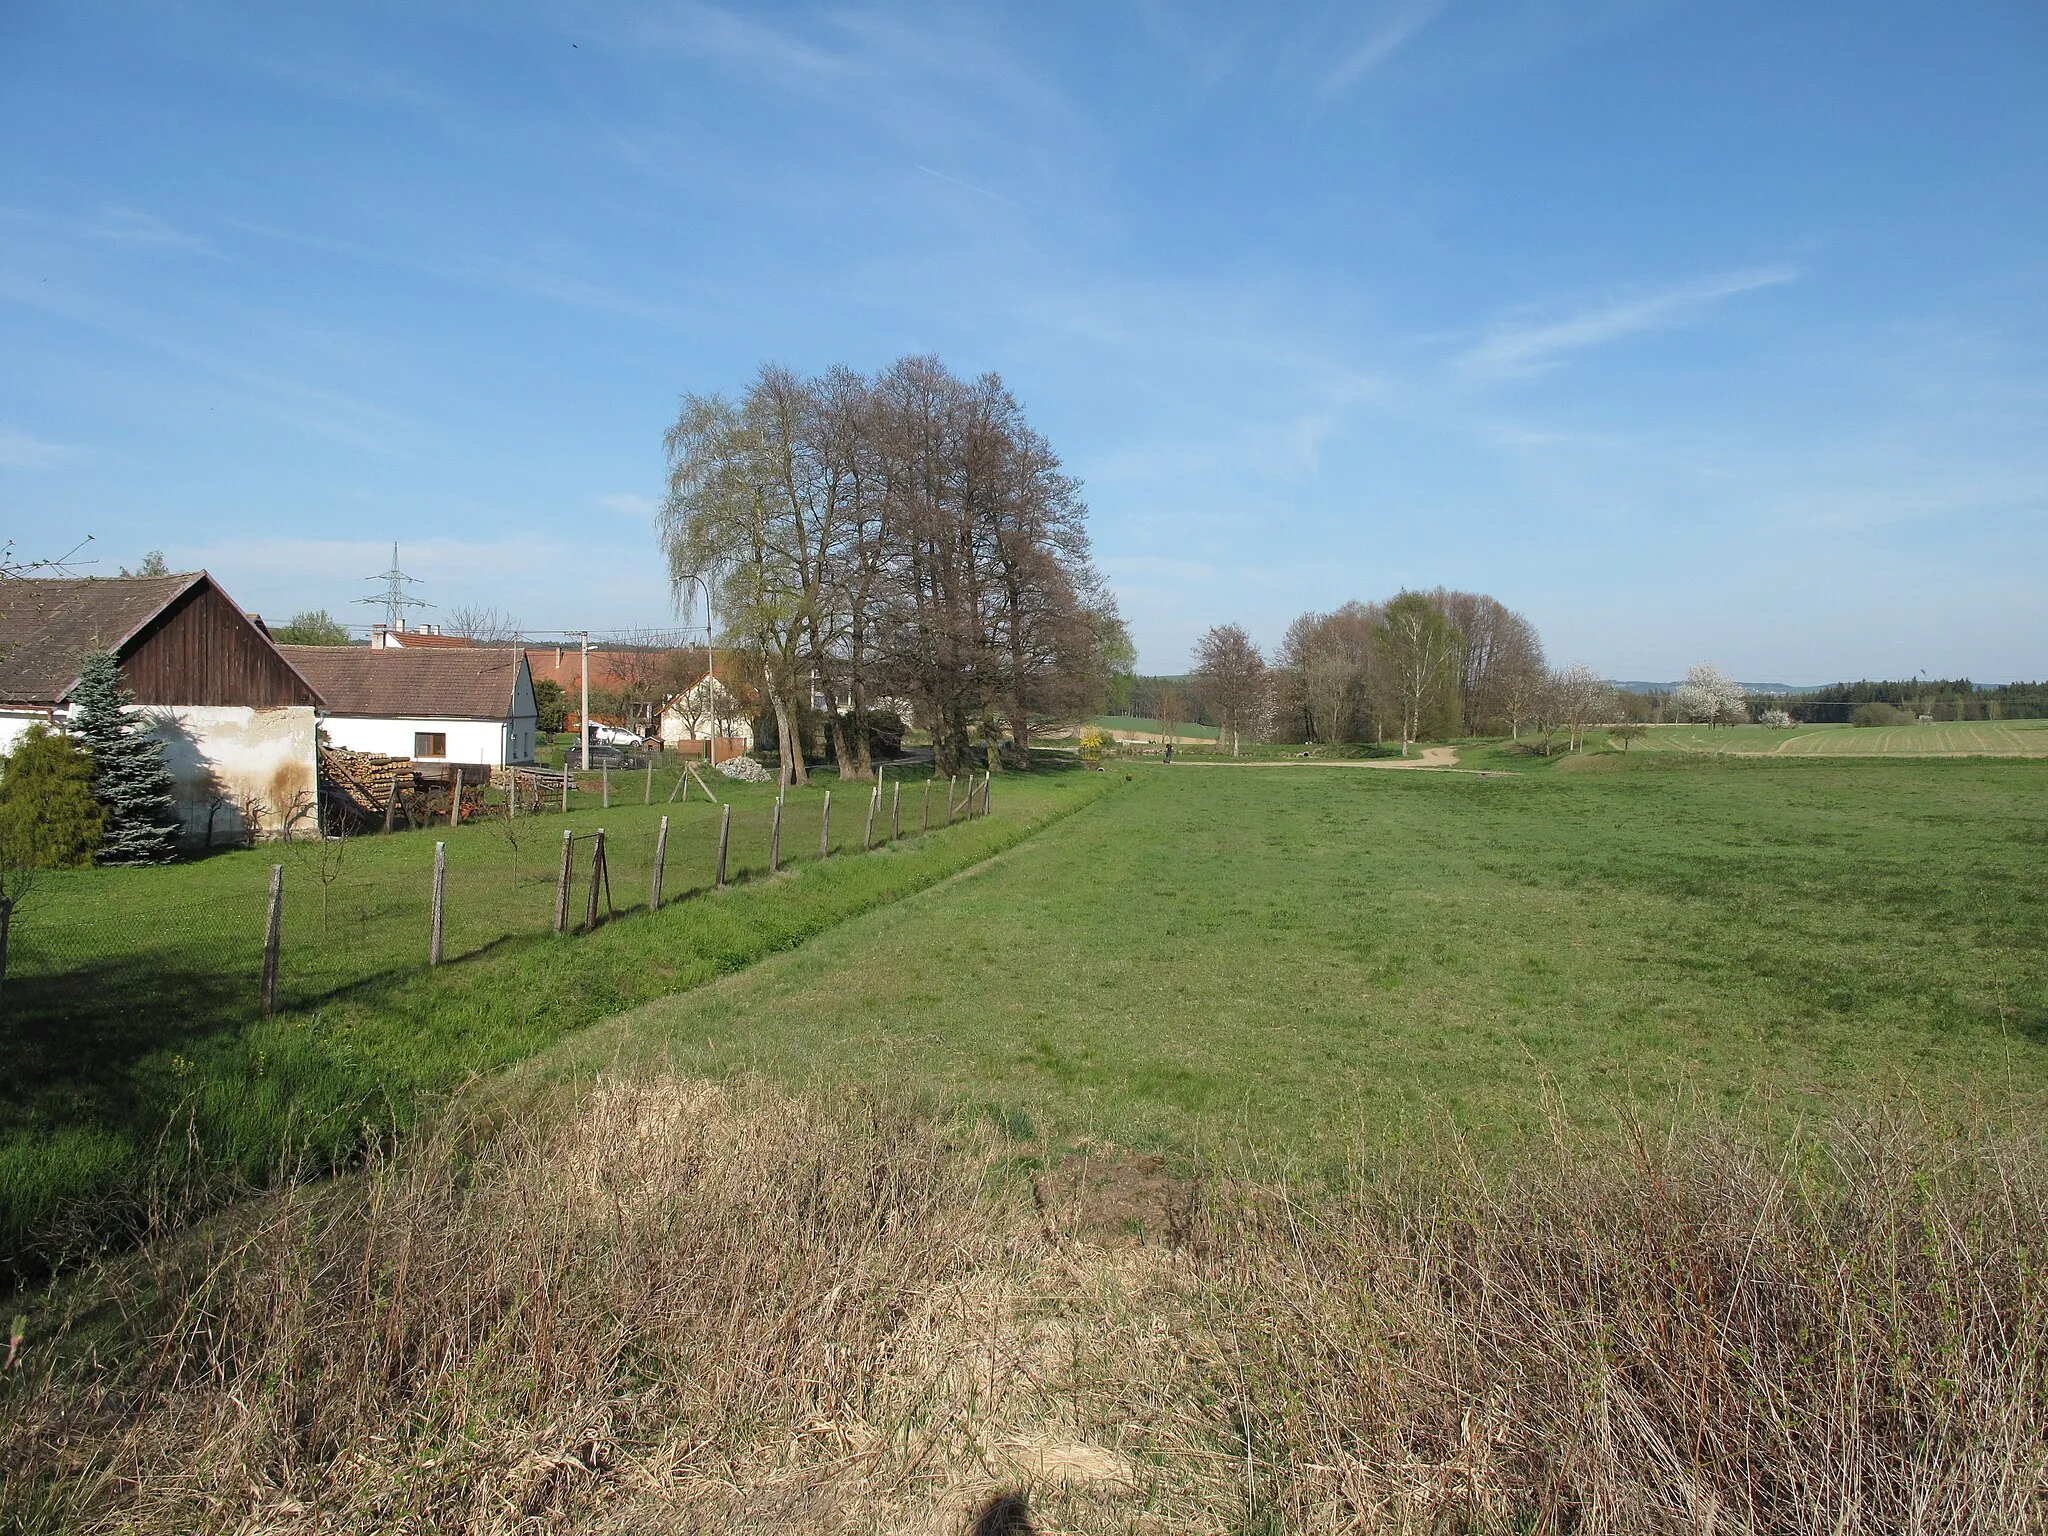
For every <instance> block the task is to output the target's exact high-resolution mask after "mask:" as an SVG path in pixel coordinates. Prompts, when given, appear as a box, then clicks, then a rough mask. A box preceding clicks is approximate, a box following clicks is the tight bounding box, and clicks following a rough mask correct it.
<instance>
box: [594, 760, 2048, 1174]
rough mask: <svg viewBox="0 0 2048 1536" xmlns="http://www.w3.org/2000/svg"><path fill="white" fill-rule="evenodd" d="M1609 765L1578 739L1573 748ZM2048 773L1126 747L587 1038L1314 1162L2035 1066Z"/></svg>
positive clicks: (1998, 1092)
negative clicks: (1114, 785)
mask: <svg viewBox="0 0 2048 1536" xmlns="http://www.w3.org/2000/svg"><path fill="white" fill-rule="evenodd" d="M1586 769H1597V770H1598V771H1585V770H1586ZM2044 790H2048V772H2044V770H2043V769H2042V768H2041V767H2039V766H2037V765H2035V764H2032V763H2019V762H2010V763H2001V762H1941V761H1932V762H1925V763H1912V762H1898V761H1891V760H1872V761H1864V762H1799V763H1779V762H1754V761H1748V760H1730V759H1725V758H1690V759H1688V758H1683V757H1678V756H1672V755H1661V756H1660V755H1656V754H1650V755H1645V756H1643V757H1638V758H1633V759H1627V760H1625V759H1623V758H1621V757H1619V756H1604V757H1598V758H1592V759H1583V758H1582V759H1579V760H1577V762H1576V763H1575V764H1574V771H1570V772H1558V771H1543V772H1537V773H1531V774H1525V775H1521V776H1519V777H1515V778H1497V779H1489V778H1478V777H1469V776H1463V775H1448V774H1444V775H1438V774H1430V773H1426V772H1425V773H1408V774H1397V773H1372V772H1359V771H1355V770H1352V771H1346V770H1339V769H1322V768H1315V767H1301V768H1292V769H1289V768H1270V769H1262V768H1253V769H1238V770H1232V771H1230V772H1227V773H1226V772H1223V771H1220V770H1213V769H1193V768H1190V769H1156V768H1154V769H1146V770H1141V771H1140V772H1139V773H1138V775H1137V782H1136V783H1135V784H1134V785H1133V786H1132V790H1131V791H1130V792H1128V793H1126V794H1122V795H1119V796H1117V797H1115V798H1114V799H1113V800H1111V801H1109V802H1106V803H1104V804H1102V805H1100V806H1098V807H1096V808H1094V809H1093V810H1091V811H1090V812H1089V813H1088V814H1086V815H1083V816H1080V817H1076V818H1074V819H1072V820H1069V821H1067V822H1064V823H1063V824H1061V825H1060V826H1059V827H1057V828H1055V829H1052V830H1050V831H1048V832H1047V833H1045V834H1043V835H1041V836H1040V837H1038V838H1036V839H1034V840H1033V841H1031V842H1030V843H1028V844H1026V845H1024V846H1022V847H1020V848H1018V849H1016V850H1014V851H1013V852H1011V853H1009V854H1007V855H1005V856H1004V858H1003V859H1001V860H1000V861H998V863H997V864H996V865H994V866H992V867H990V868H988V869H985V870H982V871H979V872H977V873H976V874H975V875H973V876H972V877H971V878H969V879H967V880H965V881H962V882H960V883H957V884H954V885H951V886H948V887H946V888H945V889H944V890H941V891H934V892H931V893H928V894H926V895H925V896H922V897H920V898H918V899H916V900H914V901H910V902H906V903H903V904H901V905H898V906H895V907H892V908H890V909H888V910H885V911H881V912H877V913H874V914H872V915H871V916H869V917H866V918H864V919H863V920H861V921H860V922H857V923H853V924H849V925H847V926H845V927H843V928H840V929H838V930H835V931H834V932H832V933H830V934H828V935H825V936H823V937H822V938H821V939H820V940H819V941H818V942H816V943H814V944H812V945H810V946H808V947H807V948H805V949H804V950H803V951H801V952H800V953H796V954H792V955H788V956H783V957H778V958H777V959H776V960H774V961H772V962H770V963H769V964H767V965H765V966H763V967H760V968H758V969H756V970H755V971H753V972H750V973H749V974H748V975H747V976H745V977H744V978H734V979H732V980H730V981H726V982H721V983H719V984H718V985H717V986H716V987H715V988H714V989H713V991H712V992H711V993H710V994H707V995H703V996H697V997H692V998H689V999H686V1000H685V999H679V1000H676V1001H672V1002H662V1003H657V1004H654V1005H652V1006H650V1007H648V1008H645V1009H643V1010H641V1011H639V1012H638V1013H636V1014H634V1015H632V1016H631V1017H630V1018H628V1019H626V1020H624V1021H621V1022H619V1023H617V1024H614V1025H611V1026H608V1027H607V1028H605V1029H603V1030H600V1031H596V1032H594V1033H593V1034H592V1035H590V1036H587V1037H584V1038H582V1039H580V1040H578V1041H576V1042H572V1043H571V1045H570V1046H568V1047H566V1048H565V1049H566V1050H567V1051H568V1052H570V1053H571V1054H572V1055H573V1056H574V1057H575V1058H576V1059H577V1060H580V1061H582V1062H585V1063H588V1062H595V1061H599V1060H606V1059H610V1058H611V1056H612V1054H613V1053H616V1052H626V1053H628V1054H629V1055H632V1056H637V1057H641V1058H644V1059H648V1060H653V1061H658V1062H662V1063H665V1064H673V1065H674V1066H675V1067H677V1068H679V1069H680V1070H683V1071H685V1072H708V1073H713V1074H717V1073H725V1072H732V1071H737V1070H743V1069H753V1068H758V1069H761V1070H763V1071H765V1072H767V1073H769V1074H771V1075H772V1076H774V1077H776V1078H778V1079H780V1080H782V1081H784V1082H788V1083H792V1084H818V1083H826V1084H833V1085H837V1084H842V1083H846V1082H888V1083H893V1084H913V1085H917V1086H919V1087H920V1088H921V1089H922V1090H923V1091H925V1092H926V1093H927V1095H928V1096H929V1098H930V1099H931V1101H932V1102H934V1103H937V1104H952V1105H979V1106H983V1107H984V1108H985V1110H986V1112H987V1113H988V1114H989V1115H990V1116H991V1117H992V1118H994V1119H995V1120H997V1121H998V1122H999V1123H1001V1124H1003V1125H1006V1126H1010V1127H1013V1128H1017V1129H1018V1130H1019V1131H1020V1133H1023V1134H1030V1133H1032V1132H1033V1131H1034V1130H1038V1131H1043V1132H1044V1133H1045V1134H1046V1135H1048V1136H1050V1137H1053V1138H1056V1139H1071V1138H1076V1137H1093V1138H1104V1139H1107V1140H1110V1141H1113V1142H1116V1143H1118V1144H1122V1145H1127V1146H1129V1145H1135V1146H1140V1147H1158V1148H1181V1149H1191V1148H1194V1147H1197V1146H1205V1145H1214V1144H1216V1143H1218V1142H1232V1143H1235V1144H1237V1145H1239V1146H1242V1147H1247V1148H1253V1149H1260V1150H1264V1151H1276V1150H1277V1151H1285V1152H1289V1153H1293V1154H1302V1155H1308V1156H1312V1157H1313V1156H1319V1155H1322V1154H1323V1153H1325V1152H1329V1151H1332V1150H1333V1149H1337V1148H1340V1147H1344V1146H1349V1145H1351V1144H1353V1143H1354V1142H1355V1141H1356V1140H1357V1139H1358V1138H1359V1137H1360V1136H1363V1137H1364V1138H1365V1139H1366V1140H1368V1141H1378V1142H1382V1143H1385V1142H1390V1141H1399V1140H1402V1139H1404V1138H1407V1137H1410V1136H1413V1135H1415V1134H1416V1133H1418V1132H1419V1131H1420V1130H1421V1129H1422V1128H1423V1127H1424V1126H1425V1124H1426V1123H1427V1122H1428V1120H1429V1119H1430V1118H1431V1117H1432V1116H1434V1115H1438V1114H1442V1115H1445V1116H1448V1117H1452V1118H1454V1119H1455V1120H1456V1121H1457V1122H1459V1123H1460V1124H1462V1125H1464V1126H1466V1127H1469V1128H1472V1129H1474V1130H1476V1131H1477V1132H1478V1133H1479V1134H1481V1135H1482V1136H1491V1137H1503V1136H1513V1135H1518V1134H1521V1133H1523V1132H1525V1131H1527V1130H1528V1129H1529V1128H1531V1127H1532V1126H1534V1125H1536V1124H1537V1123H1539V1122H1540V1120H1541V1118H1542V1116H1543V1113H1544V1105H1543V1102H1542V1100H1543V1096H1544V1093H1545V1092H1546V1089H1547V1090H1548V1091H1551V1092H1554V1094H1555V1095H1556V1097H1557V1100H1558V1102H1560V1103H1561V1104H1562V1105H1563V1106H1564V1108H1565V1109H1566V1110H1568V1111H1569V1112H1570V1113H1571V1114H1572V1115H1574V1116H1578V1117H1585V1118H1589V1119H1592V1120H1596V1121H1597V1120H1611V1118H1612V1116H1613V1114H1614V1113H1615V1109H1616V1106H1617V1105H1618V1104H1619V1103H1620V1102H1621V1101H1624V1100H1627V1099H1631V1098H1636V1097H1640V1098H1642V1099H1644V1100H1646V1101H1649V1102H1652V1103H1657V1102H1663V1103H1669V1102H1671V1101H1672V1100H1673V1098H1674V1096H1678V1095H1681V1094H1682V1095H1685V1096H1689V1097H1690V1098H1691V1099H1692V1100H1693V1101H1694V1102H1696V1103H1699V1104H1701V1105H1704V1106H1708V1107H1712V1108H1716V1109H1734V1110H1736V1111H1738V1112H1740V1113H1743V1114H1750V1113H1755V1114H1759V1115H1762V1116H1765V1117H1766V1118H1769V1119H1772V1120H1774V1121H1777V1122H1781V1123H1782V1122H1789V1121H1790V1120H1792V1119H1796V1118H1798V1117H1799V1116H1801V1115H1805V1114H1810V1113H1822V1114H1828V1113H1835V1112H1840V1111H1843V1110H1845V1109H1853V1108H1856V1107H1859V1106H1862V1105H1865V1104H1867V1103H1870V1102H1872V1101H1875V1100H1883V1099H1887V1098H1892V1097H1896V1096H1898V1095H1918V1096H1921V1097H1923V1098H1924V1099H1926V1100H1927V1101H1929V1102H1930V1103H1935V1104H1938V1105H1944V1106H1951V1107H1955V1108H1959V1109H1968V1110H1970V1111H1971V1112H1973V1113H1974V1112H1993V1111H1995V1112H1996V1113H1998V1114H2005V1113H2007V1112H2012V1113H2018V1114H2026V1115H2031V1114H2033V1113H2034V1112H2035V1111H2036V1110H2038V1109H2039V1108H2040V1107H2041V1106H2042V1104H2043V1103H2044V1098H2043V1095H2044V1092H2048V923H2044V918H2048V892H2044V882H2043V880H2042V875H2043V873H2044V871H2048V796H2044Z"/></svg>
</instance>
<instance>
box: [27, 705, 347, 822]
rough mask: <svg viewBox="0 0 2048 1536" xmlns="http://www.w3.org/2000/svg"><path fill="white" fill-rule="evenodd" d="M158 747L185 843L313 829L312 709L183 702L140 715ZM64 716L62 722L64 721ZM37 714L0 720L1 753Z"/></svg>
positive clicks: (315, 760)
mask: <svg viewBox="0 0 2048 1536" xmlns="http://www.w3.org/2000/svg"><path fill="white" fill-rule="evenodd" d="M138 713H139V714H141V716H142V717H143V719H145V720H146V721H148V722H149V725H150V734H152V735H153V736H155V737H156V738H157V739H158V740H160V741H161V742H163V744H164V766H165V767H167V768H169V769H170V770H171V782H172V784H173V786H174V792H175V794H176V796H177V801H178V819H179V823H180V825H181V827H182V830H183V836H184V840H185V841H186V842H187V843H188V844H191V845H193V846H204V845H206V844H207V843H208V842H209V840H210V841H211V843H212V844H213V845H214V846H229V845H232V844H235V843H239V842H243V841H245V840H247V839H248V838H249V837H250V836H251V835H252V834H253V835H254V836H256V837H277V836H280V835H282V834H284V833H286V832H287V831H289V832H291V833H292V834H293V835H297V834H300V833H305V834H311V833H312V832H313V830H314V804H315V795H316V794H317V787H316V786H317V784H318V780H319V772H320V767H319V758H318V754H317V753H316V752H315V750H314V736H313V724H314V722H313V707H312V706H311V705H310V704H306V705H289V706H285V707H281V708H277V709H252V708H250V707H248V706H246V705H200V704H185V705H178V706H176V707H152V708H145V709H142V710H140V711H138ZM69 717H70V711H69V710H66V711H64V712H63V715H62V716H61V718H62V719H63V720H64V721H66V722H67V723H68V721H69ZM47 719H48V717H47V716H44V715H40V714H27V713H7V714H0V751H7V750H10V749H11V748H12V747H13V745H14V743H15V742H17V741H19V740H20V739H21V737H22V735H23V734H24V733H25V732H26V731H27V730H28V728H29V727H30V726H31V725H34V724H35V723H37V722H38V721H45V722H46V721H47Z"/></svg>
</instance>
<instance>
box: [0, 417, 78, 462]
mask: <svg viewBox="0 0 2048 1536" xmlns="http://www.w3.org/2000/svg"><path fill="white" fill-rule="evenodd" d="M77 455H78V450H77V449H76V448H74V447H72V446H71V445H70V444H69V443H52V442H46V441H45V440H44V439H42V438H40V437H31V436H30V435H29V434H28V433H26V432H17V431H16V430H15V429H14V428H13V427H0V467H4V468H7V469H48V468H50V467H51V466H52V465H55V464H62V463H63V462H64V461H65V460H66V459H70V458H76V457H77Z"/></svg>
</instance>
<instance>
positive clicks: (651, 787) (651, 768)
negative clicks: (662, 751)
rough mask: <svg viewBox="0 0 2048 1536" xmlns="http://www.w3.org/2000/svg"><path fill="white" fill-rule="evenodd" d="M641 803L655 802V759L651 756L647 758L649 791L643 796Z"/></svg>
mask: <svg viewBox="0 0 2048 1536" xmlns="http://www.w3.org/2000/svg"><path fill="white" fill-rule="evenodd" d="M640 803H641V804H642V805H652V804H654V759H653V758H651V757H650V758H649V759H647V793H646V795H645V796H643V797H642V799H641V801H640Z"/></svg>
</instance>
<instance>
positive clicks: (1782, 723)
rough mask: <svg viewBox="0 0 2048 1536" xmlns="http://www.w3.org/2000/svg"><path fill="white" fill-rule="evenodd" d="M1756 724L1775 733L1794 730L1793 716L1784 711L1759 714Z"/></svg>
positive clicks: (1766, 711)
mask: <svg viewBox="0 0 2048 1536" xmlns="http://www.w3.org/2000/svg"><path fill="white" fill-rule="evenodd" d="M1756 723H1757V724H1758V725H1761V726H1766V727H1768V728H1769V729H1771V730H1774V731H1789V730H1791V729H1792V716H1791V715H1790V714H1788V713H1787V712H1786V711H1784V710H1782V709H1766V710H1761V711H1759V712H1758V714H1757V717H1756Z"/></svg>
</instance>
